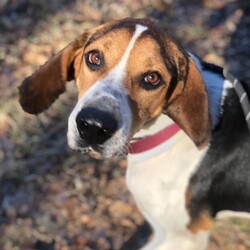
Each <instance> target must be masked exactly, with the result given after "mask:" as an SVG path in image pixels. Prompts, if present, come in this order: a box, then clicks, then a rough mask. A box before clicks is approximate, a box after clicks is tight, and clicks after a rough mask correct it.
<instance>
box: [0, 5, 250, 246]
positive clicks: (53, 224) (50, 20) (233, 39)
mask: <svg viewBox="0 0 250 250" xmlns="http://www.w3.org/2000/svg"><path fill="white" fill-rule="evenodd" d="M123 17H136V18H141V17H148V18H151V19H153V20H155V21H156V22H158V23H159V25H161V26H162V27H163V28H165V29H167V30H168V31H169V32H170V33H171V34H173V35H174V36H175V37H176V38H177V39H178V40H179V41H180V42H181V43H182V44H183V45H184V46H185V47H186V48H187V49H189V50H191V51H193V52H195V53H196V54H197V55H199V56H200V57H202V58H204V59H206V60H208V61H210V62H214V63H217V64H219V65H222V66H227V67H228V68H230V70H231V71H232V72H233V73H234V74H235V75H236V76H237V77H239V78H240V79H250V70H249V69H250V2H249V1H248V0H242V1H234V0H203V1H198V0H191V1H187V0H186V1H185V0H182V1H181V0H175V1H174V0H117V1H114V0H107V1H101V0H85V1H84V0H72V1H67V0H50V1H46V0H0V34H1V35H0V204H1V205H0V235H1V236H0V249H2V250H19V249H20V250H31V249H32V250H80V249H81V250H82V249H83V250H118V249H123V250H135V249H137V248H138V247H139V246H141V245H143V244H144V242H145V241H147V240H148V239H149V238H150V234H151V231H150V228H149V226H148V225H147V223H146V222H145V221H144V219H143V217H142V216H141V214H140V213H139V211H138V209H137V208H136V206H135V204H134V201H133V198H132V197H131V195H130V194H129V193H128V190H127V188H126V185H125V180H124V175H125V171H126V159H115V160H113V161H105V162H103V161H98V160H93V159H90V158H89V157H88V156H86V155H81V154H79V153H76V152H73V151H72V150H70V149H69V148H68V146H67V141H66V132H67V117H68V115H69V113H70V111H71V109H72V107H73V106H74V104H75V103H76V98H77V95H76V89H75V85H74V83H73V82H72V83H69V84H68V86H67V92H66V93H65V94H63V95H62V96H61V97H60V98H59V100H58V101H57V102H55V104H53V106H52V107H51V108H50V109H49V110H48V111H46V112H45V113H43V114H41V115H38V116H31V115H28V114H25V113H24V112H23V111H22V110H21V108H20V106H19V104H18V99H17V86H18V85H19V84H20V83H21V81H22V80H23V79H24V78H25V77H26V76H28V75H29V74H31V73H32V72H33V71H34V70H35V69H36V68H37V67H38V66H39V65H40V64H42V63H44V62H45V61H46V60H47V59H48V58H49V57H50V56H51V55H52V54H53V53H55V52H57V51H59V50H60V49H62V48H63V47H64V46H65V45H66V44H67V43H68V42H70V41H71V40H72V39H73V38H74V37H75V36H77V35H78V34H79V33H81V32H82V31H83V30H85V29H88V28H91V27H93V26H96V25H98V24H100V23H103V22H105V21H108V20H112V19H117V18H123ZM232 202H233V201H232ZM218 249H223V250H247V249H250V220H246V219H240V218H231V219H225V220H219V221H217V222H216V223H215V226H214V229H213V234H212V237H211V243H210V246H209V250H218Z"/></svg>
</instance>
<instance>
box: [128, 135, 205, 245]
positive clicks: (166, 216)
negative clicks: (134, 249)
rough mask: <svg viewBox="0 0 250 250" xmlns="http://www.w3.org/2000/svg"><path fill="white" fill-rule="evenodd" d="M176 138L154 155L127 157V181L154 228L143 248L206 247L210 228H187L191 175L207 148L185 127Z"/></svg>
mask: <svg viewBox="0 0 250 250" xmlns="http://www.w3.org/2000/svg"><path fill="white" fill-rule="evenodd" d="M173 139H174V143H173V145H172V146H170V147H169V145H168V144H165V147H166V148H165V150H164V149H161V153H159V154H158V155H154V157H152V158H151V159H148V157H146V158H144V157H138V155H129V157H128V169H127V176H126V181H127V185H128V187H129V189H130V191H131V193H132V194H133V196H134V198H135V200H136V202H137V204H138V206H139V208H140V210H141V211H142V213H143V215H144V216H145V218H146V219H147V220H148V221H149V223H150V224H151V226H152V227H153V229H154V238H153V239H152V241H151V242H150V243H149V244H148V245H146V246H145V247H144V248H143V250H173V249H181V250H203V249H205V247H206V245H207V241H208V236H209V234H208V233H207V232H201V233H198V234H196V235H194V234H192V233H191V232H190V231H189V230H188V229H187V224H188V222H189V219H190V218H189V215H188V212H187V210H186V207H185V204H186V201H185V193H186V189H187V186H188V183H189V179H190V177H191V175H192V173H194V172H195V170H196V168H197V166H198V164H199V162H200V161H201V160H202V158H203V156H204V154H205V153H206V151H207V149H204V150H202V151H199V150H198V149H197V148H196V147H195V145H194V144H193V142H192V141H191V140H190V138H189V137H188V136H187V135H186V134H185V133H184V132H183V131H180V132H178V133H177V135H175V136H174V138H173ZM148 153H150V152H148V151H147V152H146V154H148ZM142 154H143V153H142Z"/></svg>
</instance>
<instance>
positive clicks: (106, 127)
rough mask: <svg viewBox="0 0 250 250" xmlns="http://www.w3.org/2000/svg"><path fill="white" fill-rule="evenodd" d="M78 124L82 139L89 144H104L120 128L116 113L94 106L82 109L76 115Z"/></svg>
mask: <svg viewBox="0 0 250 250" xmlns="http://www.w3.org/2000/svg"><path fill="white" fill-rule="evenodd" d="M76 124H77V129H78V131H79V134H80V137H81V139H82V140H83V141H84V142H85V143H86V144H88V146H95V145H100V144H103V143H104V142H105V141H107V140H108V139H109V138H110V137H111V136H112V135H113V134H114V133H115V131H116V130H117V128H118V122H117V120H116V119H115V117H114V115H112V114H111V113H110V112H107V111H103V110H100V109H98V108H94V107H87V108H84V109H82V110H81V111H80V112H79V113H78V115H77V117H76Z"/></svg>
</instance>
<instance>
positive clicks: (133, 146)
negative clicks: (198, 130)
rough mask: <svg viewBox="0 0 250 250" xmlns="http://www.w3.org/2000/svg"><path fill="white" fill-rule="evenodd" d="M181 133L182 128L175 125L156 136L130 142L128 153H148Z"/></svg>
mask: <svg viewBox="0 0 250 250" xmlns="http://www.w3.org/2000/svg"><path fill="white" fill-rule="evenodd" d="M179 131H180V127H179V126H178V125H177V124H175V123H173V124H171V125H169V126H167V127H166V128H164V129H162V130H161V131H159V132H157V133H156V134H154V135H150V136H147V137H144V138H139V139H138V140H135V141H132V142H130V144H129V148H128V153H130V154H138V153H142V152H145V151H148V150H150V149H152V148H154V147H156V146H159V145H160V144H162V143H163V142H166V141H167V140H169V139H171V138H172V137H173V136H174V135H175V134H176V133H177V132H179Z"/></svg>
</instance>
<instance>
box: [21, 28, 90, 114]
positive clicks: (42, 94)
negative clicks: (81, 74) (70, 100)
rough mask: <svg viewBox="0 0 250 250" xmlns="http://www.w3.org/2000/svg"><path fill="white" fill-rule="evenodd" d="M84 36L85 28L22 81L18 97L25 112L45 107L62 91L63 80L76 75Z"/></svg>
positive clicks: (69, 79) (64, 81)
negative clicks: (82, 32)
mask: <svg viewBox="0 0 250 250" xmlns="http://www.w3.org/2000/svg"><path fill="white" fill-rule="evenodd" d="M87 38H88V33H87V32H86V33H84V34H82V35H80V36H79V37H77V38H76V39H75V40H74V41H73V42H71V43H70V44H69V45H68V46H67V47H65V48H64V49H63V50H61V51H60V52H59V53H57V54H56V55H54V56H53V57H52V58H51V59H50V60H49V61H48V62H46V63H45V64H44V65H43V66H41V67H40V68H39V69H38V70H37V71H36V72H35V73H34V74H33V75H31V76H29V77H28V78H26V79H25V80H24V81H23V82H22V84H21V86H20V87H19V101H20V104H21V106H22V108H23V109H24V110H25V111H26V112H28V113H31V114H38V113H40V112H42V111H44V110H45V109H47V108H48V107H49V106H50V105H51V104H52V103H53V102H54V101H55V99H57V97H58V96H59V95H60V94H61V93H63V92H64V91H65V84H66V82H67V81H71V80H73V79H75V78H76V76H77V74H78V71H79V67H80V61H81V59H80V57H81V56H82V55H81V54H82V53H81V52H82V48H83V46H84V44H85V42H86V40H87Z"/></svg>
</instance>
